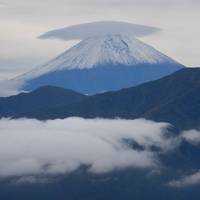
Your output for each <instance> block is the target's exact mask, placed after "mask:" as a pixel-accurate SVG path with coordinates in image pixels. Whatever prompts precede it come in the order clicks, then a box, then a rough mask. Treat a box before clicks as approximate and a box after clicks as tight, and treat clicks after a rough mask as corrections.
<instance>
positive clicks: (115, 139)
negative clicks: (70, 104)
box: [0, 118, 172, 177]
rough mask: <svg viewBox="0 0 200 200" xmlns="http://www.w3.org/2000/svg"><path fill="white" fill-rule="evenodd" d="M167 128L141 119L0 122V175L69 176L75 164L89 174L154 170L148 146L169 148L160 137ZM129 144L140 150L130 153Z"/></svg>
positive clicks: (161, 148) (168, 142)
mask: <svg viewBox="0 0 200 200" xmlns="http://www.w3.org/2000/svg"><path fill="white" fill-rule="evenodd" d="M167 127H168V124H166V123H156V122H152V121H147V120H144V119H138V120H121V119H116V120H105V119H91V120H86V119H82V118H68V119H64V120H50V121H46V122H41V121H38V120H30V119H20V120H9V119H2V120H0V160H1V162H0V176H1V177H7V176H25V175H26V176H30V175H39V174H47V175H48V174H60V173H69V172H71V171H73V170H76V169H78V168H79V167H80V166H81V165H85V166H88V170H89V171H90V172H92V173H104V172H109V171H111V170H113V169H124V168H126V167H135V168H152V167H156V165H157V159H156V155H155V152H153V151H151V146H152V145H154V146H157V147H158V148H159V149H160V150H161V151H167V150H168V149H169V147H170V148H171V146H172V145H171V141H170V139H166V138H165V134H164V132H165V129H166V128H167ZM127 140H129V142H127ZM130 141H134V142H135V143H137V144H138V145H140V146H141V147H142V149H134V146H133V145H131V143H130Z"/></svg>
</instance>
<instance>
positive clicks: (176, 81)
mask: <svg viewBox="0 0 200 200" xmlns="http://www.w3.org/2000/svg"><path fill="white" fill-rule="evenodd" d="M46 90H47V91H49V93H51V92H50V91H51V87H47V88H42V89H39V90H36V91H34V92H31V93H29V94H20V95H17V96H13V97H8V98H3V99H0V107H1V117H5V116H13V117H30V118H38V119H55V118H65V117H69V116H80V117H84V118H95V117H103V118H116V117H120V118H125V119H134V118H141V117H143V118H147V119H152V120H156V121H165V122H170V123H172V124H173V125H175V126H177V127H178V128H191V127H197V126H198V124H199V123H200V69H199V68H187V69H182V70H180V71H178V72H175V73H174V74H172V75H169V76H167V77H164V78H162V79H159V80H156V81H151V82H148V83H145V84H142V85H140V86H136V87H131V88H126V89H122V90H120V91H115V92H107V93H103V94H97V95H94V96H84V95H81V94H77V93H73V92H72V91H70V92H69V91H68V90H67V91H66V95H64V94H63V93H65V92H64V89H58V88H55V87H53V88H52V96H53V97H54V98H55V101H56V103H54V102H52V101H53V100H51V99H50V98H49V97H48V95H45V92H46ZM58 91H62V93H59V92H58ZM54 93H56V94H55V95H54ZM34 94H37V95H34ZM32 96H34V101H33V98H32ZM29 101H30V102H29ZM38 102H39V103H40V105H38ZM41 102H43V103H41ZM29 105H32V106H30V107H29ZM33 108H34V109H33ZM21 109H23V112H22V110H21ZM13 111H14V112H13Z"/></svg>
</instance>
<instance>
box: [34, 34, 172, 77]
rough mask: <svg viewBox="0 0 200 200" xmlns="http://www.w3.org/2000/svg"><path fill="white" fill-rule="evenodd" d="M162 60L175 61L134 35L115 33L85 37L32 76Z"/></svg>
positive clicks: (159, 61) (165, 61)
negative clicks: (131, 36)
mask: <svg viewBox="0 0 200 200" xmlns="http://www.w3.org/2000/svg"><path fill="white" fill-rule="evenodd" d="M163 63H175V61H174V60H172V59H170V58H169V57H167V56H165V55H164V54H162V53H160V52H159V51H157V50H155V49H154V48H153V47H151V46H149V45H147V44H145V43H143V42H141V41H140V40H138V39H136V38H130V37H128V36H125V35H116V34H114V35H105V36H95V37H90V38H87V39H85V40H83V41H81V42H80V43H78V44H77V45H75V46H73V47H72V48H70V49H68V50H67V51H65V52H64V53H62V54H61V55H59V56H57V57H56V58H54V59H52V60H51V61H49V62H48V63H46V64H45V65H43V66H42V67H41V66H40V68H37V69H36V70H34V71H32V73H31V74H32V75H33V76H34V74H35V75H41V74H44V73H47V72H51V71H57V70H64V69H87V68H93V67H96V66H101V65H112V66H114V65H125V66H135V65H138V64H163Z"/></svg>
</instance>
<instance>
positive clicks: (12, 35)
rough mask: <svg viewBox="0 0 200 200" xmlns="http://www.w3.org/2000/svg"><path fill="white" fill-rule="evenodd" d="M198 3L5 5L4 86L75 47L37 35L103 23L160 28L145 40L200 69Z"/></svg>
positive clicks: (70, 0) (0, 68)
mask: <svg viewBox="0 0 200 200" xmlns="http://www.w3.org/2000/svg"><path fill="white" fill-rule="evenodd" d="M199 9H200V1H199V0H123V1H122V0H45V1H41V0H28V1H27V0H1V1H0V25H1V26H0V44H1V45H0V80H1V79H4V78H11V77H14V76H16V75H18V74H20V73H23V72H26V71H29V70H30V69H32V68H33V67H35V66H37V65H40V64H42V63H43V62H46V61H47V60H49V59H50V58H52V57H54V56H55V55H57V54H59V53H61V52H62V51H63V50H64V49H66V48H68V47H70V46H71V45H73V44H74V43H75V41H67V42H65V41H59V40H40V39H37V36H38V35H41V34H43V33H44V32H46V31H49V30H52V29H57V28H62V27H66V26H69V25H74V24H79V23H87V22H93V21H102V20H114V21H125V22H130V23H135V24H142V25H148V26H154V27H158V28H161V29H162V31H161V32H159V33H157V34H154V35H151V36H146V37H143V38H140V39H142V40H143V41H145V42H147V43H148V44H150V45H152V46H154V47H155V48H157V49H158V50H160V51H162V52H163V53H165V54H167V55H168V56H171V57H172V58H174V59H176V60H177V61H179V62H181V63H182V64H185V65H187V66H200V59H199V58H200V40H199V35H200V26H199V25H198V24H199V19H200V12H199Z"/></svg>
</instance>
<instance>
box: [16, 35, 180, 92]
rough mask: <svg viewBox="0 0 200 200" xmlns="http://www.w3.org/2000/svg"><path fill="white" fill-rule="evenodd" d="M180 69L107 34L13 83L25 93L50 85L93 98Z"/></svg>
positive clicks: (125, 38)
mask: <svg viewBox="0 0 200 200" xmlns="http://www.w3.org/2000/svg"><path fill="white" fill-rule="evenodd" d="M181 68H183V65H181V64H179V63H177V62H176V61H174V60H173V59H171V58H169V57H167V56H166V55H164V54H162V53H160V52H159V51H157V50H156V49H154V48H153V47H151V46H149V45H147V44H145V43H143V42H141V41H140V40H138V39H136V38H132V37H129V36H125V35H119V34H110V35H101V36H94V37H90V38H87V39H84V40H83V41H81V42H80V43H78V44H77V45H75V46H74V47H72V48H71V49H69V50H67V51H65V52H64V53H62V54H61V55H59V56H57V57H56V58H54V59H52V60H51V61H49V62H48V63H46V64H44V65H43V66H40V67H39V68H36V69H34V70H33V71H31V72H28V73H26V74H23V75H21V76H19V77H17V78H15V79H14V80H15V81H17V82H20V83H21V85H20V88H19V89H20V90H24V91H32V90H34V89H36V88H38V87H41V86H45V85H52V86H59V87H63V88H67V89H72V90H75V91H77V92H81V93H84V94H96V93H101V92H105V91H110V90H118V89H121V88H126V87H130V86H135V85H138V84H141V83H144V82H147V81H150V80H155V79H158V78H161V77H163V76H166V75H168V74H171V73H173V72H175V71H177V70H179V69H181Z"/></svg>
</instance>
